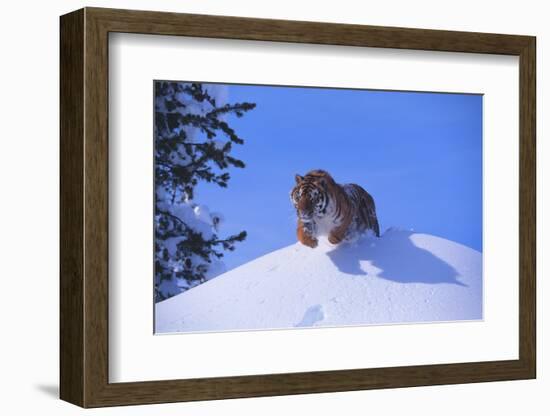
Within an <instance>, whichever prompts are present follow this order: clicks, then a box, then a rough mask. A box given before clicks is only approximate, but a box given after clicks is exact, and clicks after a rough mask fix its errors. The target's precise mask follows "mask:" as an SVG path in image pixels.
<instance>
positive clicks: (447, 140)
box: [195, 85, 482, 269]
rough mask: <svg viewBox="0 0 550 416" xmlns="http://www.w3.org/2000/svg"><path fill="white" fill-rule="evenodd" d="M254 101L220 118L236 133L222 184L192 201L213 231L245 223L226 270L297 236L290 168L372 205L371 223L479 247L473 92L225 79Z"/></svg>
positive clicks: (478, 109)
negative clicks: (203, 208) (355, 191)
mask: <svg viewBox="0 0 550 416" xmlns="http://www.w3.org/2000/svg"><path fill="white" fill-rule="evenodd" d="M228 90H229V94H228V99H229V102H242V101H248V102H253V103H256V104H257V107H256V108H255V109H254V110H252V111H250V112H249V113H246V114H245V115H244V117H242V118H240V119H238V118H230V119H228V122H229V124H230V125H231V126H232V127H233V128H234V129H235V130H236V131H237V134H238V135H239V136H240V137H242V138H243V139H244V140H245V144H244V145H242V146H234V147H233V153H232V154H233V155H235V156H236V157H238V158H240V159H241V160H243V161H244V162H245V163H246V168H244V169H231V171H230V172H231V180H230V182H229V187H228V188H227V189H222V188H219V187H217V186H215V185H211V184H200V185H199V187H198V188H197V194H196V198H195V199H196V201H197V202H198V203H201V204H206V205H207V206H208V207H209V208H210V209H211V211H217V212H221V213H223V215H224V216H225V223H224V225H223V228H222V229H221V232H220V235H221V236H225V235H229V234H232V233H237V232H239V231H241V230H246V231H247V233H248V238H247V240H246V241H245V242H243V243H240V244H238V245H237V247H236V250H235V251H234V252H233V253H227V254H226V256H225V258H224V261H225V263H226V265H227V267H228V269H231V268H234V267H236V266H238V265H240V264H243V263H246V262H248V261H250V260H253V259H255V258H256V257H258V256H261V255H263V254H266V253H269V252H271V251H273V250H276V249H278V248H282V247H285V246H287V245H289V244H293V243H294V242H296V236H295V229H296V225H295V223H296V220H295V212H294V209H293V207H292V204H291V202H290V199H289V193H290V190H291V189H292V187H293V186H294V175H295V174H296V173H300V174H305V173H306V172H307V171H309V170H311V169H317V168H321V169H325V170H327V171H329V172H330V173H331V174H332V176H333V177H334V178H335V179H336V181H337V182H339V183H349V182H351V183H357V184H359V185H361V186H362V187H363V188H365V189H366V190H367V191H368V192H369V193H370V194H371V195H372V196H373V197H374V200H375V202H376V208H377V213H378V218H379V222H380V228H381V231H382V232H383V231H384V230H386V229H387V228H389V227H400V228H406V229H414V230H415V231H418V232H426V233H430V234H434V235H437V236H441V237H444V238H447V239H450V240H453V241H457V242H459V243H462V244H464V245H467V246H469V247H472V248H474V249H476V250H478V251H481V250H482V96H480V95H466V94H441V93H415V92H396V91H370V90H345V89H327V88H299V87H278V86H247V85H230V86H229V87H228Z"/></svg>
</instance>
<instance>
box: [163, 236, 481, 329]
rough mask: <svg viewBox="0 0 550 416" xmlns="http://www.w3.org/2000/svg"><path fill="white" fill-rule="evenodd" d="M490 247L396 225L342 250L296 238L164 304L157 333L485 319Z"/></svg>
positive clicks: (322, 243) (342, 247) (343, 246)
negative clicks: (483, 249) (485, 253)
mask: <svg viewBox="0 0 550 416" xmlns="http://www.w3.org/2000/svg"><path fill="white" fill-rule="evenodd" d="M481 257H482V256H481V253H479V252H477V251H475V250H472V249H470V248H468V247H465V246H463V245H461V244H457V243H454V242H452V241H449V240H445V239H442V238H439V237H435V236H432V235H428V234H418V233H414V232H410V231H401V230H390V231H387V232H386V233H385V234H384V235H383V236H382V237H381V238H379V239H377V238H369V239H364V240H362V241H360V242H358V243H356V244H355V245H353V246H349V245H342V246H340V247H337V248H334V247H333V246H330V244H329V243H328V242H321V243H320V245H319V247H317V248H316V249H310V248H308V247H305V246H303V245H301V244H298V243H296V244H293V245H291V246H288V247H285V248H282V249H280V250H277V251H274V252H272V253H269V254H267V255H265V256H263V257H260V258H258V259H255V260H253V261H251V262H249V263H247V264H244V265H242V266H240V267H238V268H236V269H233V270H231V271H229V272H227V273H224V274H222V275H221V276H219V277H217V278H215V279H213V280H210V281H208V282H206V283H204V284H202V285H200V286H198V287H195V288H193V289H191V290H189V291H187V292H184V293H182V294H180V295H177V296H174V297H173V298H170V299H168V300H165V301H163V302H160V303H158V304H157V305H156V311H155V312H156V314H155V319H156V328H155V330H156V332H157V333H163V332H188V331H224V330H242V329H273V328H292V327H311V326H342V325H367V324H384V323H404V322H427V321H455V320H475V319H481V318H482V261H481Z"/></svg>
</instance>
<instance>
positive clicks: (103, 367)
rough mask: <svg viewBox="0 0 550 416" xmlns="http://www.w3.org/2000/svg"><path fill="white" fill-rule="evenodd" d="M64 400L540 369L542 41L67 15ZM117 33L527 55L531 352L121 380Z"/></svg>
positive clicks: (356, 386) (109, 12) (523, 292)
mask: <svg viewBox="0 0 550 416" xmlns="http://www.w3.org/2000/svg"><path fill="white" fill-rule="evenodd" d="M60 29H61V45H60V47H61V50H60V53H61V61H60V63H61V95H60V101H61V120H60V123H61V155H60V156H61V177H60V186H61V200H60V203H61V213H60V220H61V231H60V232H61V243H60V244H61V246H60V253H61V254H60V262H61V268H60V279H61V285H60V297H61V301H60V361H61V362H60V380H61V385H60V396H61V399H63V400H66V401H68V402H71V403H74V404H76V405H79V406H82V407H101V406H115V405H130V404H146V403H163V402H178V401H191V400H212V399H225V398H238V397H257V396H270V395H287V394H303V393H321V392H337V391H351V390H363V389H379V388H396V387H409V386H425V385H438V384H454V383H473V382H487V381H498V380H518V379H530V378H535V376H536V326H535V322H536V321H535V319H536V317H535V312H536V304H535V300H536V296H535V293H536V289H535V264H536V258H535V251H536V204H535V202H536V191H535V185H536V179H535V159H536V158H535V156H536V150H535V128H536V119H535V105H536V97H535V51H536V46H535V45H536V43H535V38H534V37H531V36H517V35H500V34H485V33H467V32H452V31H438V30H421V29H403V28H390V27H376V26H362V25H346V24H328V23H313V22H297V21H283V20H264V19H253V18H239V17H222V16H206V15H190V14H176V13H164V12H147V11H130V10H114V9H100V8H85V9H81V10H78V11H75V12H72V13H69V14H67V15H64V16H62V17H61V21H60ZM110 32H126V33H141V34H154V35H174V36H192V37H205V38H225V39H242V40H263V41H278V42H298V43H311V44H330V45H346V46H358V47H361V46H368V47H380V48H397V49H415V50H430V51H447V52H468V53H483V54H503V55H515V56H518V57H519V66H520V80H519V85H520V92H519V97H520V99H519V101H520V106H519V109H518V111H519V119H520V132H519V133H520V148H519V152H520V182H519V183H520V186H519V190H514V191H517V192H519V200H520V207H519V210H520V224H519V230H520V242H519V247H520V253H519V259H520V268H519V341H520V342H519V359H518V360H507V361H490V362H471V363H457V364H437V365H418V366H406V367H390V368H366V369H354V370H338V371H318V372H306V373H288V374H265V375H252V376H237V377H217V378H203V379H181V380H169V381H146V382H132V383H109V379H108V360H109V355H108V287H109V285H108V279H109V277H108V222H109V218H108V140H109V139H108V80H109V77H108V65H109V62H108V34H109V33H110Z"/></svg>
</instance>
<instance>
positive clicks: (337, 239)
mask: <svg viewBox="0 0 550 416" xmlns="http://www.w3.org/2000/svg"><path fill="white" fill-rule="evenodd" d="M290 197H291V200H292V203H293V204H294V207H295V208H296V213H297V215H298V228H297V236H298V240H299V241H300V242H301V243H302V244H304V245H306V246H309V247H312V248H314V247H316V246H317V244H318V237H319V236H322V235H326V236H327V237H328V240H329V241H330V242H331V243H332V244H339V243H341V242H342V241H352V240H354V239H356V238H357V237H358V236H359V235H361V234H364V233H366V232H369V231H370V232H372V233H373V234H374V235H376V236H377V237H379V236H380V229H379V226H378V219H377V217H376V207H375V204H374V200H373V198H372V196H371V195H370V194H369V193H368V192H367V191H365V190H364V189H363V188H361V187H360V186H359V185H356V184H345V185H340V184H338V183H336V182H335V181H334V179H333V178H332V176H330V174H329V173H328V172H325V171H324V170H312V171H311V172H308V173H307V174H306V175H305V176H300V175H296V186H294V188H293V189H292V191H291V193H290Z"/></svg>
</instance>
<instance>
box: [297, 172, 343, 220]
mask: <svg viewBox="0 0 550 416" xmlns="http://www.w3.org/2000/svg"><path fill="white" fill-rule="evenodd" d="M295 179H296V185H295V186H294V188H293V189H292V191H291V193H290V199H291V200H292V203H293V205H294V208H296V213H297V214H298V218H300V220H301V221H302V222H304V223H308V222H311V221H313V220H314V219H315V218H321V217H323V216H324V215H326V213H327V207H328V204H329V196H330V190H331V188H332V186H335V182H334V179H332V177H331V176H330V175H329V174H328V173H327V172H325V171H324V170H312V171H311V172H308V173H307V174H306V175H305V176H301V175H296V177H295Z"/></svg>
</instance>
